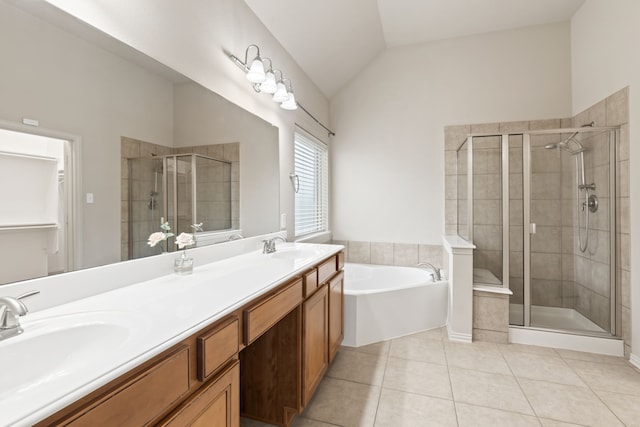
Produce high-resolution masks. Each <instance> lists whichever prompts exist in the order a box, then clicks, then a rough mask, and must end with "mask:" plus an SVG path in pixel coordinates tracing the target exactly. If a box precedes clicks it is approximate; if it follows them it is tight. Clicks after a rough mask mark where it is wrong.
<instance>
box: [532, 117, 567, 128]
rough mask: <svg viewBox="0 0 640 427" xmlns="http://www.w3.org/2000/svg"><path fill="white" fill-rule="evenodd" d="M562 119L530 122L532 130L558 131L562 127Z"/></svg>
mask: <svg viewBox="0 0 640 427" xmlns="http://www.w3.org/2000/svg"><path fill="white" fill-rule="evenodd" d="M560 122H561V120H560V119H545V120H532V121H530V122H529V129H530V130H543V129H557V128H559V127H561V126H560V125H561V123H560Z"/></svg>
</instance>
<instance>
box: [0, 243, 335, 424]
mask: <svg viewBox="0 0 640 427" xmlns="http://www.w3.org/2000/svg"><path fill="white" fill-rule="evenodd" d="M342 249H343V247H342V246H340V245H319V244H305V243H288V244H284V245H280V244H279V245H278V251H277V252H276V253H274V254H268V255H265V254H262V253H261V251H253V252H250V253H247V254H244V255H238V256H234V257H232V258H228V259H224V260H221V261H216V262H212V263H210V264H206V265H202V266H196V268H195V269H194V271H193V274H192V275H188V276H178V275H175V274H170V275H167V276H163V277H160V278H157V279H153V280H148V281H145V282H141V283H137V284H133V285H129V286H126V287H123V288H119V289H115V290H112V291H109V292H105V293H102V294H98V295H94V296H91V297H88V298H84V299H81V300H78V301H73V302H69V303H66V304H63V305H58V306H55V307H52V308H48V309H46V310H41V311H38V312H36V313H32V314H27V315H26V316H24V317H21V318H20V320H21V324H22V327H23V329H24V333H23V334H22V335H19V336H15V337H11V338H8V339H5V340H3V341H0V370H1V371H2V372H0V425H2V426H5V425H7V426H8V425H12V426H13V425H19V426H22V425H25V426H26V425H32V424H33V423H35V422H38V421H40V420H42V419H44V418H46V417H47V416H49V415H52V414H54V413H55V412H57V411H59V410H60V409H62V408H64V407H66V406H68V405H69V404H71V403H73V402H74V401H76V400H78V399H79V398H81V397H83V396H84V395H86V394H88V393H90V392H91V391H93V390H96V389H98V388H99V387H101V386H103V385H105V384H107V383H108V382H110V381H112V380H114V379H116V378H117V377H119V376H120V375H122V374H124V373H126V372H128V371H129V370H131V369H132V368H134V367H136V366H138V365H140V364H141V363H143V362H145V361H147V360H149V359H151V358H152V357H154V356H155V355H157V354H159V353H161V352H162V351H164V350H166V349H168V348H170V347H171V346H173V345H175V344H176V343H178V342H180V341H182V340H183V339H185V338H187V337H189V336H190V335H192V334H194V333H195V332H197V331H198V330H200V329H202V328H204V327H206V326H208V325H210V324H212V323H213V322H215V321H216V320H218V319H220V318H222V317H224V316H225V315H227V314H229V313H231V312H232V311H234V310H236V309H238V308H239V307H241V306H243V305H244V304H246V303H247V302H249V301H251V300H252V299H254V298H256V297H258V296H260V295H262V294H264V293H266V292H268V291H269V290H271V289H273V288H275V287H276V286H278V285H280V284H282V283H284V282H285V281H287V280H289V279H291V278H293V277H295V276H296V275H298V274H299V273H301V272H302V271H304V270H305V269H307V268H309V267H310V266H312V265H313V264H315V263H317V262H318V261H320V260H322V259H323V258H326V257H328V256H331V255H333V254H335V253H338V252H339V251H340V250H342ZM296 254H299V255H296ZM87 286H91V284H89V283H88V284H87ZM85 327H86V328H88V329H86V330H89V329H90V330H91V331H92V332H93V333H92V335H94V337H93V338H92V339H95V343H94V342H92V343H91V345H86V343H85V342H77V339H76V337H83V336H84V335H83V333H84V331H83V330H82V329H83V328H85ZM52 332H53V333H54V334H53V335H49V336H54V337H60V341H63V339H68V340H71V341H69V342H77V344H78V345H77V347H74V346H66V345H64V343H62V344H61V345H55V344H54V345H47V346H42V347H46V348H34V347H33V344H32V343H33V342H38V341H37V338H38V335H47V334H52ZM56 333H59V335H55V334H56ZM34 338H36V340H34ZM30 340H31V341H30ZM68 366H73V368H72V369H68ZM42 367H47V369H48V370H47V375H42V369H43V368H42ZM49 367H53V368H51V369H50V370H49ZM39 368H40V369H41V370H40V371H38V369H39ZM9 377H11V378H13V380H9V379H7V378H9ZM3 378H4V379H3ZM15 378H19V379H20V382H19V384H18V385H16V382H15V381H16V380H15ZM22 379H24V381H22ZM5 381H6V382H10V381H13V382H12V383H11V384H7V383H5V384H4V386H3V382H5Z"/></svg>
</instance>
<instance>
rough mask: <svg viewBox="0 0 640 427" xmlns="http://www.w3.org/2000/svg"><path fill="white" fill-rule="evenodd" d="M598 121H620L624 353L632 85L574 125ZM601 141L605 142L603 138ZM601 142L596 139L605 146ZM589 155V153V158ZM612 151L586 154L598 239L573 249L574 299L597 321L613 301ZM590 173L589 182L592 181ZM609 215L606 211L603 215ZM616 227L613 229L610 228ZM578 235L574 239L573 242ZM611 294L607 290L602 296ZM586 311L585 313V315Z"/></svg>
mask: <svg viewBox="0 0 640 427" xmlns="http://www.w3.org/2000/svg"><path fill="white" fill-rule="evenodd" d="M591 121H593V122H595V125H596V126H620V134H619V139H618V141H617V145H616V149H615V151H616V185H615V187H616V197H615V203H616V216H617V218H616V225H617V227H616V230H615V233H616V243H617V247H616V248H615V251H616V266H615V272H616V276H617V281H618V284H619V286H618V291H617V296H616V311H617V313H618V319H617V323H618V324H619V325H620V326H621V331H618V335H620V336H622V338H623V339H624V341H625V356H626V357H629V354H630V351H631V296H630V294H631V284H630V274H631V265H630V262H629V254H630V240H629V222H630V214H629V143H630V141H629V88H628V87H626V88H624V89H622V90H620V91H618V92H616V93H614V94H612V95H611V96H609V97H607V98H606V99H604V100H602V101H600V102H598V103H597V104H595V105H593V106H592V107H590V108H588V109H587V110H585V111H583V112H581V113H579V114H577V115H576V116H575V118H574V126H581V125H583V124H585V123H590V122H591ZM600 142H601V141H600ZM602 145H603V144H601V143H600V144H598V146H600V147H602ZM590 157H591V158H590ZM607 157H608V153H604V152H600V151H595V150H594V152H593V155H592V156H587V158H586V159H585V162H586V163H587V164H586V170H587V176H589V173H590V172H591V173H592V175H591V176H593V181H594V182H595V183H596V188H597V190H596V194H597V195H598V199H599V200H600V207H599V209H598V213H602V215H597V214H596V215H594V217H595V218H594V224H593V226H594V231H595V232H594V236H595V242H593V243H590V245H589V251H588V252H587V253H585V254H582V253H580V251H579V250H577V251H575V252H574V253H575V256H574V263H575V268H574V271H575V275H576V281H575V282H576V285H575V295H576V296H575V298H576V309H577V310H578V311H580V312H582V313H583V314H584V313H589V316H588V317H589V318H590V319H591V320H593V321H594V322H596V323H598V324H599V325H601V326H602V325H603V324H604V325H606V324H608V322H609V320H608V316H609V300H608V294H607V292H606V291H605V290H604V284H605V283H606V281H608V274H609V266H608V259H607V253H608V249H609V248H608V241H609V235H608V230H607V229H606V227H605V225H606V222H607V221H608V217H607V216H606V215H608V206H609V203H611V202H612V200H611V199H610V197H609V194H608V187H607V183H608V177H607V176H606V172H605V169H606V168H605V167H604V163H605V158H607ZM590 181H591V180H589V178H587V182H590ZM605 214H606V215H605ZM612 231H613V230H612ZM575 240H576V239H574V241H575ZM604 294H607V295H604ZM585 315H586V314H585Z"/></svg>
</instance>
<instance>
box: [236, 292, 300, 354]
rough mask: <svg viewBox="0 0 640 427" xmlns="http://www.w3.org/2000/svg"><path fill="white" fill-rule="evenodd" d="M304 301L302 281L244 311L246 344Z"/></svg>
mask: <svg viewBox="0 0 640 427" xmlns="http://www.w3.org/2000/svg"><path fill="white" fill-rule="evenodd" d="M300 301H302V279H298V280H296V281H295V282H293V283H292V284H291V285H289V286H287V287H286V288H284V289H283V290H281V291H280V292H278V293H277V294H275V295H273V296H271V297H269V298H267V299H265V300H263V301H261V302H259V303H258V304H255V305H253V306H251V307H249V308H248V309H246V310H245V311H244V323H245V334H244V342H245V344H247V345H249V344H251V343H252V342H253V341H254V340H255V339H256V338H258V337H259V336H260V335H262V334H263V333H264V332H265V331H266V330H267V329H269V328H270V327H272V326H273V325H275V324H276V323H278V321H279V320H280V319H282V318H283V317H284V316H286V315H287V314H288V313H289V312H291V310H293V309H294V308H296V306H297V305H298V304H300Z"/></svg>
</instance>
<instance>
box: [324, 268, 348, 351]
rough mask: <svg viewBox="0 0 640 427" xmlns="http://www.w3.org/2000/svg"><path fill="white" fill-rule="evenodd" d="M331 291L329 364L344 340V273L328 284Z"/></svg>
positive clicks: (340, 273) (339, 273) (337, 275)
mask: <svg viewBox="0 0 640 427" xmlns="http://www.w3.org/2000/svg"><path fill="white" fill-rule="evenodd" d="M328 288H329V289H328V290H329V345H328V348H329V363H331V362H333V359H334V358H335V357H336V354H337V353H338V349H340V344H342V340H343V338H344V272H342V271H340V272H338V274H336V275H335V276H333V278H332V279H331V280H330V281H329V283H328Z"/></svg>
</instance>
